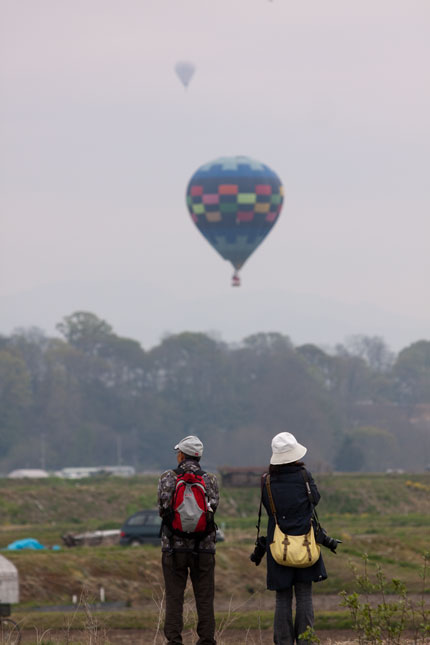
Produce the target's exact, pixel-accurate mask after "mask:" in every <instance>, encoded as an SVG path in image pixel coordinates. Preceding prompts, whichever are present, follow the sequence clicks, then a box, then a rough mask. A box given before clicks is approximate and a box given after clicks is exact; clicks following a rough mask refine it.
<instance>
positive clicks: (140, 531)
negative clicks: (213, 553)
mask: <svg viewBox="0 0 430 645" xmlns="http://www.w3.org/2000/svg"><path fill="white" fill-rule="evenodd" d="M160 527H161V517H160V516H159V514H158V511H156V510H152V509H151V510H147V511H138V512H137V513H134V515H131V516H130V517H129V518H128V519H126V521H125V522H124V524H123V525H122V527H121V534H120V541H119V543H120V544H121V545H122V546H138V545H139V544H155V545H159V544H160ZM216 539H217V542H223V541H224V540H225V537H224V533H223V531H222V530H221V529H217V533H216Z"/></svg>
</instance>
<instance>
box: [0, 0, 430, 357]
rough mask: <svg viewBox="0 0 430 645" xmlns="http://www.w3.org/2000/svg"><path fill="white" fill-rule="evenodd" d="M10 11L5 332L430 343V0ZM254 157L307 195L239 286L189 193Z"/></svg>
mask: <svg viewBox="0 0 430 645" xmlns="http://www.w3.org/2000/svg"><path fill="white" fill-rule="evenodd" d="M0 7H1V15H0V25H1V27H0V30H1V33H0V42H1V45H0V46H1V56H0V72H1V77H0V83H1V87H0V90H1V96H2V98H1V102H0V120H1V141H0V147H1V173H0V184H1V185H0V189H1V197H0V207H1V222H2V224H1V233H2V234H1V242H0V272H1V273H0V306H1V321H0V333H10V332H11V330H12V329H13V328H14V327H17V326H19V327H27V326H31V325H37V326H40V327H42V328H43V329H45V330H46V331H47V332H49V333H52V332H53V331H54V326H55V324H56V323H57V322H58V321H59V320H60V319H61V318H62V317H63V316H64V315H67V314H70V313H72V312H73V311H76V310H81V309H83V310H89V311H92V312H94V313H96V314H97V315H98V316H100V317H102V318H105V319H106V320H108V322H110V323H111V324H112V325H113V327H114V329H115V331H116V332H117V333H118V334H121V335H125V336H130V337H133V338H136V339H138V340H140V341H141V342H142V344H143V345H144V347H150V346H151V345H153V344H155V343H157V342H158V341H159V339H160V337H161V336H162V335H163V334H164V333H166V332H178V331H182V330H185V329H187V330H199V331H209V330H213V331H218V332H220V334H221V335H222V337H223V338H224V339H225V340H228V341H230V340H238V339H240V338H242V337H244V336H245V335H247V334H250V333H252V332H255V331H280V332H282V333H285V334H288V335H290V337H291V339H292V340H293V342H294V343H296V344H298V343H302V342H307V341H313V342H317V343H334V342H337V341H342V340H343V339H344V337H345V336H347V335H349V334H354V333H366V334H370V335H382V336H384V338H385V339H386V340H387V342H388V343H389V344H390V345H391V347H392V348H393V349H399V348H401V347H403V346H405V345H407V344H408V343H410V342H413V341H414V340H417V339H419V338H430V298H429V281H430V253H429V242H430V223H429V214H430V208H429V206H430V196H429V165H430V164H429V156H430V155H429V153H430V83H429V71H428V70H429V60H430V56H429V54H430V20H429V19H430V3H429V1H428V0H407V1H406V0H402V1H397V0H361V1H360V2H352V1H347V0H324V2H321V0H306V2H297V1H294V2H293V1H289V0H273V1H272V2H270V1H268V0H122V1H120V0H116V1H113V0H73V2H70V1H66V0H0ZM178 60H191V61H193V62H194V63H195V65H196V68H197V71H196V73H195V76H194V78H193V80H192V82H191V84H190V86H189V88H188V90H184V88H183V86H182V85H181V84H180V82H179V80H178V78H177V77H176V76H175V73H174V69H173V68H174V65H175V63H176V62H177V61H178ZM237 154H244V155H249V156H251V157H254V158H256V159H259V160H260V161H263V162H265V163H267V164H268V165H269V166H271V167H272V168H273V169H274V170H275V171H276V172H277V174H278V175H279V176H280V178H281V179H282V181H283V183H284V186H285V189H286V200H285V203H284V208H283V211H282V214H281V217H280V219H279V222H278V223H277V224H276V226H275V227H274V229H273V230H272V232H271V234H270V235H269V236H268V238H267V239H266V240H265V241H264V242H263V244H262V245H261V247H260V248H258V249H257V250H256V252H255V253H254V255H253V256H252V257H251V258H250V259H249V261H248V263H247V264H246V265H245V267H244V269H243V271H242V282H243V286H242V287H241V288H240V289H232V288H231V286H230V277H231V274H232V268H231V266H230V265H229V264H228V263H227V262H225V261H224V260H223V259H222V258H221V257H220V256H218V255H217V253H216V252H215V251H214V250H212V248H211V247H210V246H209V245H208V243H207V242H206V240H205V239H204V238H203V237H202V236H201V235H200V233H199V232H198V231H197V229H195V228H194V225H193V224H192V222H191V219H190V217H189V215H188V212H187V209H186V206H185V199H184V195H185V188H186V184H187V182H188V180H189V178H190V177H191V175H192V174H193V172H194V171H195V170H196V169H197V167H198V166H200V165H201V164H202V163H204V162H207V161H210V160H212V159H214V158H216V157H218V156H223V155H237Z"/></svg>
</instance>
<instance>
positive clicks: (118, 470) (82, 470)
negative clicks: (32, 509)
mask: <svg viewBox="0 0 430 645" xmlns="http://www.w3.org/2000/svg"><path fill="white" fill-rule="evenodd" d="M55 474H56V476H57V477H63V478H64V479H85V478H86V477H96V476H98V475H114V476H116V477H133V475H135V474H136V470H135V468H133V466H88V467H86V466H77V467H75V468H73V467H71V468H62V469H61V470H59V471H57V472H56V473H55Z"/></svg>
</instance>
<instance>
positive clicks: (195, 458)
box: [181, 451, 200, 463]
mask: <svg viewBox="0 0 430 645" xmlns="http://www.w3.org/2000/svg"><path fill="white" fill-rule="evenodd" d="M181 452H182V451H181ZM182 454H183V455H185V459H186V460H187V461H190V460H191V461H196V462H197V463H199V461H200V457H195V456H194V455H187V453H186V452H183V453H182Z"/></svg>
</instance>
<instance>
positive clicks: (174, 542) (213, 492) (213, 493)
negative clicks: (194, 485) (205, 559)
mask: <svg viewBox="0 0 430 645" xmlns="http://www.w3.org/2000/svg"><path fill="white" fill-rule="evenodd" d="M179 468H181V470H183V471H184V472H185V471H190V470H192V471H194V472H195V471H197V470H200V469H201V466H200V464H199V463H197V462H195V461H191V460H187V459H185V461H183V462H182V463H181V464H179ZM176 478H177V475H176V473H175V472H173V470H166V472H164V473H163V474H162V475H161V477H160V479H159V482H158V510H159V511H160V515H161V516H163V513H164V512H165V511H166V510H167V509H169V508H170V505H171V503H172V496H173V493H174V491H175V487H176ZM203 479H204V481H205V485H206V495H207V498H208V505H209V506H210V508H211V509H212V511H213V512H214V513H215V511H216V509H217V506H218V502H219V490H218V481H217V478H216V477H215V475H212V474H211V473H205V474H204V475H203ZM167 532H168V531H167V528H166V527H165V526H163V531H162V535H161V549H162V551H170V549H171V548H173V550H174V551H193V550H194V548H195V540H193V539H187V538H183V537H179V536H178V535H173V536H172V537H171V538H169V537H168V535H167ZM215 542H216V535H215V531H213V532H212V533H209V535H207V536H206V537H204V538H203V540H201V541H200V542H199V543H198V545H199V546H198V549H199V551H205V552H206V553H215Z"/></svg>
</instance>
